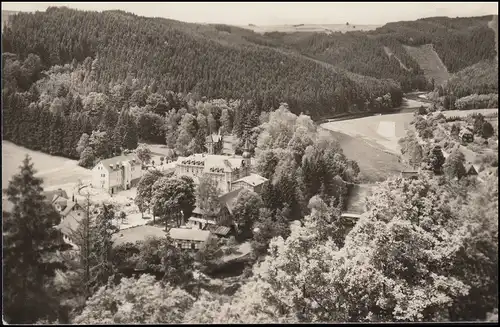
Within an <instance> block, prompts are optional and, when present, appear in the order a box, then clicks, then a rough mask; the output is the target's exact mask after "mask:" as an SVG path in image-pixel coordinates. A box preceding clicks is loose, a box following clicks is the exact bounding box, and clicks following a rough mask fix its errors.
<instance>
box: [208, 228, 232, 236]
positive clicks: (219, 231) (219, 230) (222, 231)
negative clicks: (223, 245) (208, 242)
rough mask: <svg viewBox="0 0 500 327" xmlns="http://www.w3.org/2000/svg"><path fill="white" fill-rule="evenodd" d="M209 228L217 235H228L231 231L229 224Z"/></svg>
mask: <svg viewBox="0 0 500 327" xmlns="http://www.w3.org/2000/svg"><path fill="white" fill-rule="evenodd" d="M209 230H210V231H211V232H212V233H214V234H216V235H222V236H226V235H227V234H229V232H230V231H231V228H229V227H227V226H212V227H210V228H209Z"/></svg>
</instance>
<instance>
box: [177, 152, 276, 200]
mask: <svg viewBox="0 0 500 327" xmlns="http://www.w3.org/2000/svg"><path fill="white" fill-rule="evenodd" d="M175 174H176V175H177V176H189V177H191V178H192V179H193V181H194V182H195V184H198V183H199V178H200V177H202V176H209V177H210V178H211V179H212V180H213V181H215V182H216V183H217V186H218V188H219V189H220V190H221V192H222V194H225V193H228V192H231V191H233V190H237V189H242V188H246V189H249V190H252V191H254V192H260V190H261V188H262V185H263V184H264V183H265V182H266V181H267V179H266V178H264V177H262V176H260V175H257V174H254V173H252V172H251V155H250V153H249V152H248V144H246V145H245V152H244V153H243V155H242V156H236V155H232V156H224V155H216V154H213V153H212V152H210V151H209V153H208V154H193V155H191V156H189V157H179V158H178V159H177V163H176V167H175Z"/></svg>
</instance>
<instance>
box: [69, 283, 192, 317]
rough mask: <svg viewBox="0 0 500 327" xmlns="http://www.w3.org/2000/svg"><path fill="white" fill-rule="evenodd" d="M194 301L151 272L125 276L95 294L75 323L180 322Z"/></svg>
mask: <svg viewBox="0 0 500 327" xmlns="http://www.w3.org/2000/svg"><path fill="white" fill-rule="evenodd" d="M193 301H194V300H193V298H192V297H191V296H190V295H189V294H187V293H186V292H185V291H183V290H180V289H178V288H173V287H172V286H170V285H165V286H163V285H161V283H160V282H157V281H155V278H154V277H153V276H151V275H142V276H140V277H139V278H138V279H135V278H122V279H121V281H120V283H119V284H118V285H113V284H108V285H107V286H103V287H102V288H101V289H100V290H99V291H98V292H97V293H96V294H94V295H93V296H92V297H91V298H90V299H89V300H88V301H87V305H86V307H85V309H84V310H83V312H82V313H81V314H80V315H79V316H78V317H76V318H75V320H74V323H78V324H115V323H117V324H130V323H143V324H147V323H180V322H181V321H182V319H183V315H184V312H185V311H187V310H188V309H189V308H190V307H191V305H192V303H193Z"/></svg>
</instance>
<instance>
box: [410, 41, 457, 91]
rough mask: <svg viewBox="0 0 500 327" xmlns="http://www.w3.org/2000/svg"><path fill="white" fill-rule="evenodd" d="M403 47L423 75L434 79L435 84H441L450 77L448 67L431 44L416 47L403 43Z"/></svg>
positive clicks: (431, 79)
mask: <svg viewBox="0 0 500 327" xmlns="http://www.w3.org/2000/svg"><path fill="white" fill-rule="evenodd" d="M404 48H405V49H406V51H407V52H408V54H409V55H410V56H411V57H412V58H413V59H414V60H415V61H416V62H417V63H418V65H419V66H420V68H422V70H423V71H424V75H425V77H426V78H427V79H428V80H430V81H434V85H435V86H437V85H442V84H443V83H445V82H446V81H447V80H448V78H449V77H450V74H449V73H448V69H447V68H446V66H445V65H444V64H443V62H442V61H441V58H439V55H438V54H437V53H436V51H434V47H433V46H432V44H425V45H421V46H418V47H412V46H409V45H405V46H404Z"/></svg>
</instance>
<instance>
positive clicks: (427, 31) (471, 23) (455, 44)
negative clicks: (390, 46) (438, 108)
mask: <svg viewBox="0 0 500 327" xmlns="http://www.w3.org/2000/svg"><path fill="white" fill-rule="evenodd" d="M491 20H492V16H491V15H490V16H481V17H461V18H448V17H432V18H423V19H419V20H416V21H403V22H394V23H388V24H386V25H384V26H382V27H380V28H377V29H376V30H374V31H370V32H367V33H368V34H369V35H371V36H372V37H373V38H375V39H378V40H380V41H381V42H383V43H386V42H392V43H399V44H403V45H408V46H412V47H418V46H422V45H426V44H432V45H433V47H434V50H435V51H436V53H437V55H438V56H439V58H440V59H441V61H442V62H443V64H444V66H445V67H446V68H447V69H448V71H449V72H450V73H455V72H458V71H460V70H462V69H464V68H466V67H468V66H471V65H473V64H475V63H478V62H479V61H481V60H487V59H491V58H493V57H494V56H495V54H496V47H495V33H494V31H493V30H492V29H491V28H489V27H488V24H489V22H490V21H491ZM422 68H423V67H422Z"/></svg>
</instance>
